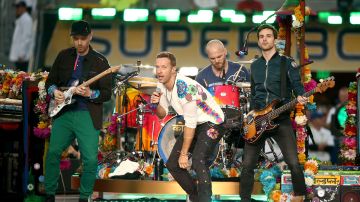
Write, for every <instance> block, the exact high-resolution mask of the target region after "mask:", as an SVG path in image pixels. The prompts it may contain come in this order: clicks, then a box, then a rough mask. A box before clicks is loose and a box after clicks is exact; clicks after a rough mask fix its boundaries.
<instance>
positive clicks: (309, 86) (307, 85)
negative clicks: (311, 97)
mask: <svg viewBox="0 0 360 202" xmlns="http://www.w3.org/2000/svg"><path fill="white" fill-rule="evenodd" d="M316 85H317V83H316V81H315V80H314V79H311V80H310V81H309V82H307V83H305V84H304V88H305V91H306V92H309V91H311V90H312V89H314V88H315V87H316Z"/></svg>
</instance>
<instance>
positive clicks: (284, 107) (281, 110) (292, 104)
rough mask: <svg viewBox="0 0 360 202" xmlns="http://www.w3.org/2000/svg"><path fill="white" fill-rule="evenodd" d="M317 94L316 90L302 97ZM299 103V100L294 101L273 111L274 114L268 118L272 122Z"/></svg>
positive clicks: (270, 114)
mask: <svg viewBox="0 0 360 202" xmlns="http://www.w3.org/2000/svg"><path fill="white" fill-rule="evenodd" d="M315 92H316V89H315V88H314V89H313V90H311V91H309V92H306V93H304V94H303V95H302V96H303V97H309V96H310V95H312V94H314V93H315ZM297 102H298V101H297V99H294V100H292V101H291V102H289V103H286V104H284V105H283V106H281V107H279V108H277V109H275V110H273V111H272V112H270V113H269V114H268V117H269V118H270V120H272V119H274V118H276V117H278V116H279V115H280V114H281V113H283V112H285V111H287V110H289V109H291V108H293V107H294V106H295V105H296V103H297Z"/></svg>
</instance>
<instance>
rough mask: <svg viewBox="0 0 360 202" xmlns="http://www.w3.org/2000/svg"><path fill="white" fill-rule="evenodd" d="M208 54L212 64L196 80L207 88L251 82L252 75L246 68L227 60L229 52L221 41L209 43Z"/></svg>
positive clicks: (216, 40)
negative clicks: (216, 85) (217, 84)
mask: <svg viewBox="0 0 360 202" xmlns="http://www.w3.org/2000/svg"><path fill="white" fill-rule="evenodd" d="M206 53H207V55H208V58H209V61H210V63H211V64H210V65H209V66H207V67H205V68H204V69H202V70H201V71H200V72H199V74H198V75H197V76H196V78H195V80H196V81H197V82H198V83H200V84H201V85H203V86H204V87H205V88H207V87H209V86H211V84H214V83H219V82H229V83H233V82H239V81H241V82H250V75H249V72H248V70H247V69H246V68H245V67H241V68H240V65H239V64H237V63H233V62H231V61H229V60H227V59H226V55H227V50H226V48H225V46H224V44H223V43H222V42H221V41H220V40H218V39H214V40H211V41H209V42H208V43H207V45H206ZM238 71H239V73H237V72H238Z"/></svg>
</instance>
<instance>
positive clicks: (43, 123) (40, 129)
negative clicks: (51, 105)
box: [33, 72, 51, 139]
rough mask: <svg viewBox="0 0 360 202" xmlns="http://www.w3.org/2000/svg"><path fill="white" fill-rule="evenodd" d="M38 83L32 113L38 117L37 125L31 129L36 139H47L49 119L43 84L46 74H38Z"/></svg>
mask: <svg viewBox="0 0 360 202" xmlns="http://www.w3.org/2000/svg"><path fill="white" fill-rule="evenodd" d="M38 77H40V81H39V83H38V98H37V99H36V100H35V107H34V112H35V114H38V115H39V123H38V124H37V126H36V127H34V128H33V131H34V135H35V136H36V137H38V138H43V139H45V138H48V137H49V136H50V133H51V119H50V117H49V116H48V114H47V107H48V104H47V103H48V102H47V93H46V89H45V82H46V80H47V77H48V72H43V73H39V75H38Z"/></svg>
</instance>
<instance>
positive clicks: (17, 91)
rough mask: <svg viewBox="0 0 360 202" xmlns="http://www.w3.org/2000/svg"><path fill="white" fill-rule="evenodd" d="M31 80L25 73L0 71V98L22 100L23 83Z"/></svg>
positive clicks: (9, 70) (7, 70) (8, 70)
mask: <svg viewBox="0 0 360 202" xmlns="http://www.w3.org/2000/svg"><path fill="white" fill-rule="evenodd" d="M29 79H31V77H30V75H29V74H28V73H26V72H23V71H20V72H16V71H13V70H11V69H6V70H0V98H12V99H22V97H21V87H22V83H23V81H24V80H29Z"/></svg>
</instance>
